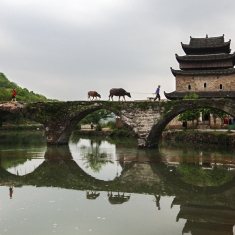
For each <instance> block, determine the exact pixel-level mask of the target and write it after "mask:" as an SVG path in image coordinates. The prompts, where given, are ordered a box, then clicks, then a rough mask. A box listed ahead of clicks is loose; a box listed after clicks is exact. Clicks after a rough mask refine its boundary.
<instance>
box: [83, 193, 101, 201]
mask: <svg viewBox="0 0 235 235" xmlns="http://www.w3.org/2000/svg"><path fill="white" fill-rule="evenodd" d="M99 196H100V193H96V192H92V191H91V192H89V191H87V192H86V198H87V199H91V200H95V199H96V198H97V197H99Z"/></svg>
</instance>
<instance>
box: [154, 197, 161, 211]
mask: <svg viewBox="0 0 235 235" xmlns="http://www.w3.org/2000/svg"><path fill="white" fill-rule="evenodd" d="M154 197H155V198H156V206H157V208H158V210H161V207H160V199H161V196H160V195H158V196H157V195H154Z"/></svg>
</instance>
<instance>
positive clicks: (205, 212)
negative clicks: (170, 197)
mask: <svg viewBox="0 0 235 235" xmlns="http://www.w3.org/2000/svg"><path fill="white" fill-rule="evenodd" d="M183 203H184V202H180V201H179V200H177V199H176V198H175V199H174V201H173V202H172V205H181V206H180V212H179V213H178V215H177V218H176V221H178V220H179V219H186V220H187V222H186V223H185V226H184V228H183V231H182V234H184V233H189V232H191V234H192V235H233V226H234V225H235V211H234V209H232V208H229V207H225V206H206V205H195V204H184V205H182V204H183Z"/></svg>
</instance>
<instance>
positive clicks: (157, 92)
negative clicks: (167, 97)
mask: <svg viewBox="0 0 235 235" xmlns="http://www.w3.org/2000/svg"><path fill="white" fill-rule="evenodd" d="M160 87H161V86H160V85H158V87H157V89H156V92H155V93H156V97H155V98H154V101H155V100H157V99H158V100H159V101H160V100H161V96H160Z"/></svg>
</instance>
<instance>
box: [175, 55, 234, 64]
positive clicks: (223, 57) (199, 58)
mask: <svg viewBox="0 0 235 235" xmlns="http://www.w3.org/2000/svg"><path fill="white" fill-rule="evenodd" d="M175 58H176V60H177V61H178V62H182V61H188V62H191V61H197V62H200V61H216V60H229V59H234V58H235V53H233V54H226V53H221V54H209V55H185V56H179V55H177V54H175Z"/></svg>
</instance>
